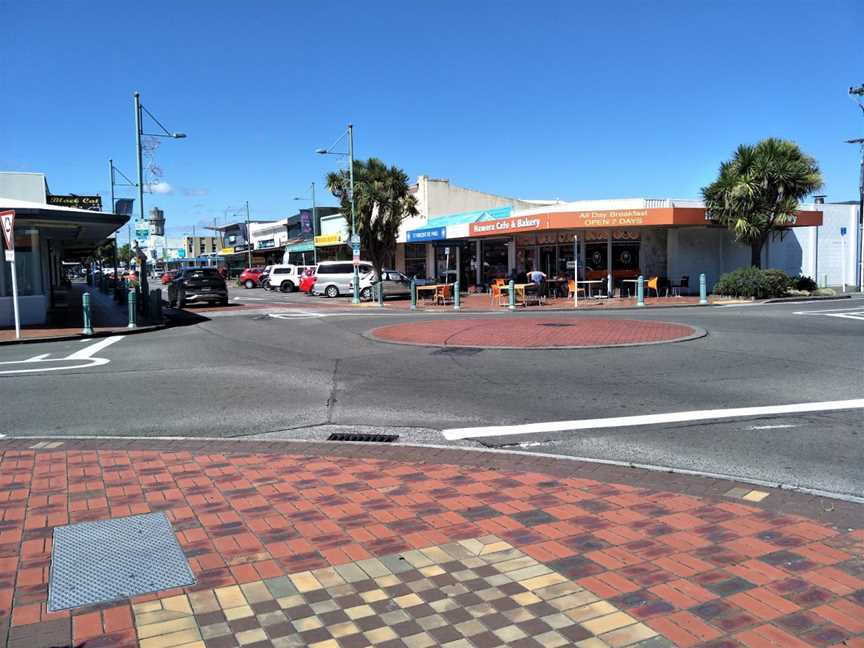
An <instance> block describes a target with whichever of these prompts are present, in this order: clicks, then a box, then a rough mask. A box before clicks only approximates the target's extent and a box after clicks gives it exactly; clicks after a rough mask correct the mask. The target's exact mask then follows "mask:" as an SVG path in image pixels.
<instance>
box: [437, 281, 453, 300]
mask: <svg viewBox="0 0 864 648" xmlns="http://www.w3.org/2000/svg"><path fill="white" fill-rule="evenodd" d="M452 300H453V289H452V285H451V284H444V285H443V286H441V287H440V288H438V300H437V301H438V303H439V304H442V305H443V304H446V303H447V302H450V301H452Z"/></svg>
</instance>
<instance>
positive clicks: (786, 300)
mask: <svg viewBox="0 0 864 648" xmlns="http://www.w3.org/2000/svg"><path fill="white" fill-rule="evenodd" d="M838 299H852V295H851V294H848V293H847V294H845V295H812V296H810V297H805V296H803V295H802V296H800V297H798V296H796V297H774V298H773V299H766V300H764V301H762V302H761V303H763V304H794V303H796V302H810V301H836V300H838Z"/></svg>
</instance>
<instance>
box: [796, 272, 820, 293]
mask: <svg viewBox="0 0 864 648" xmlns="http://www.w3.org/2000/svg"><path fill="white" fill-rule="evenodd" d="M792 286H793V287H794V288H795V290H806V291H807V292H813V291H814V290H816V288H818V286H817V285H816V282H815V281H813V279H811V278H810V277H805V276H803V275H798V276H797V277H793V278H792Z"/></svg>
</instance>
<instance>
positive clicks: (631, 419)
mask: <svg viewBox="0 0 864 648" xmlns="http://www.w3.org/2000/svg"><path fill="white" fill-rule="evenodd" d="M847 409H864V398H856V399H852V400H842V401H823V402H820V403H792V404H790V405H767V406H763V407H738V408H732V409H713V410H696V411H691V412H669V413H666V414H645V415H641V416H615V417H610V418H599V419H583V420H581V421H551V422H548V423H527V424H524V425H496V426H490V427H475V428H451V429H449V430H442V431H441V433H442V434H443V435H444V438H445V439H447V440H448V441H454V440H456V439H478V438H483V437H499V436H515V435H521V434H543V433H548V432H571V431H576V430H597V429H601V428H616V427H632V426H639V425H657V424H658V423H686V422H689V421H706V420H711V419H728V418H744V417H750V416H771V415H778V414H800V413H803V412H829V411H833V410H847Z"/></svg>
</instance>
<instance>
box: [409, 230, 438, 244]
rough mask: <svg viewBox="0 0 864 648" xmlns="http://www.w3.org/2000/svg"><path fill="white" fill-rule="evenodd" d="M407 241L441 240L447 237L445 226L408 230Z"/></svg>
mask: <svg viewBox="0 0 864 648" xmlns="http://www.w3.org/2000/svg"><path fill="white" fill-rule="evenodd" d="M407 238H408V242H409V243H423V242H425V241H442V240H444V239H446V238H447V228H446V227H424V228H423V229H416V230H411V231H410V232H408V237H407Z"/></svg>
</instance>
